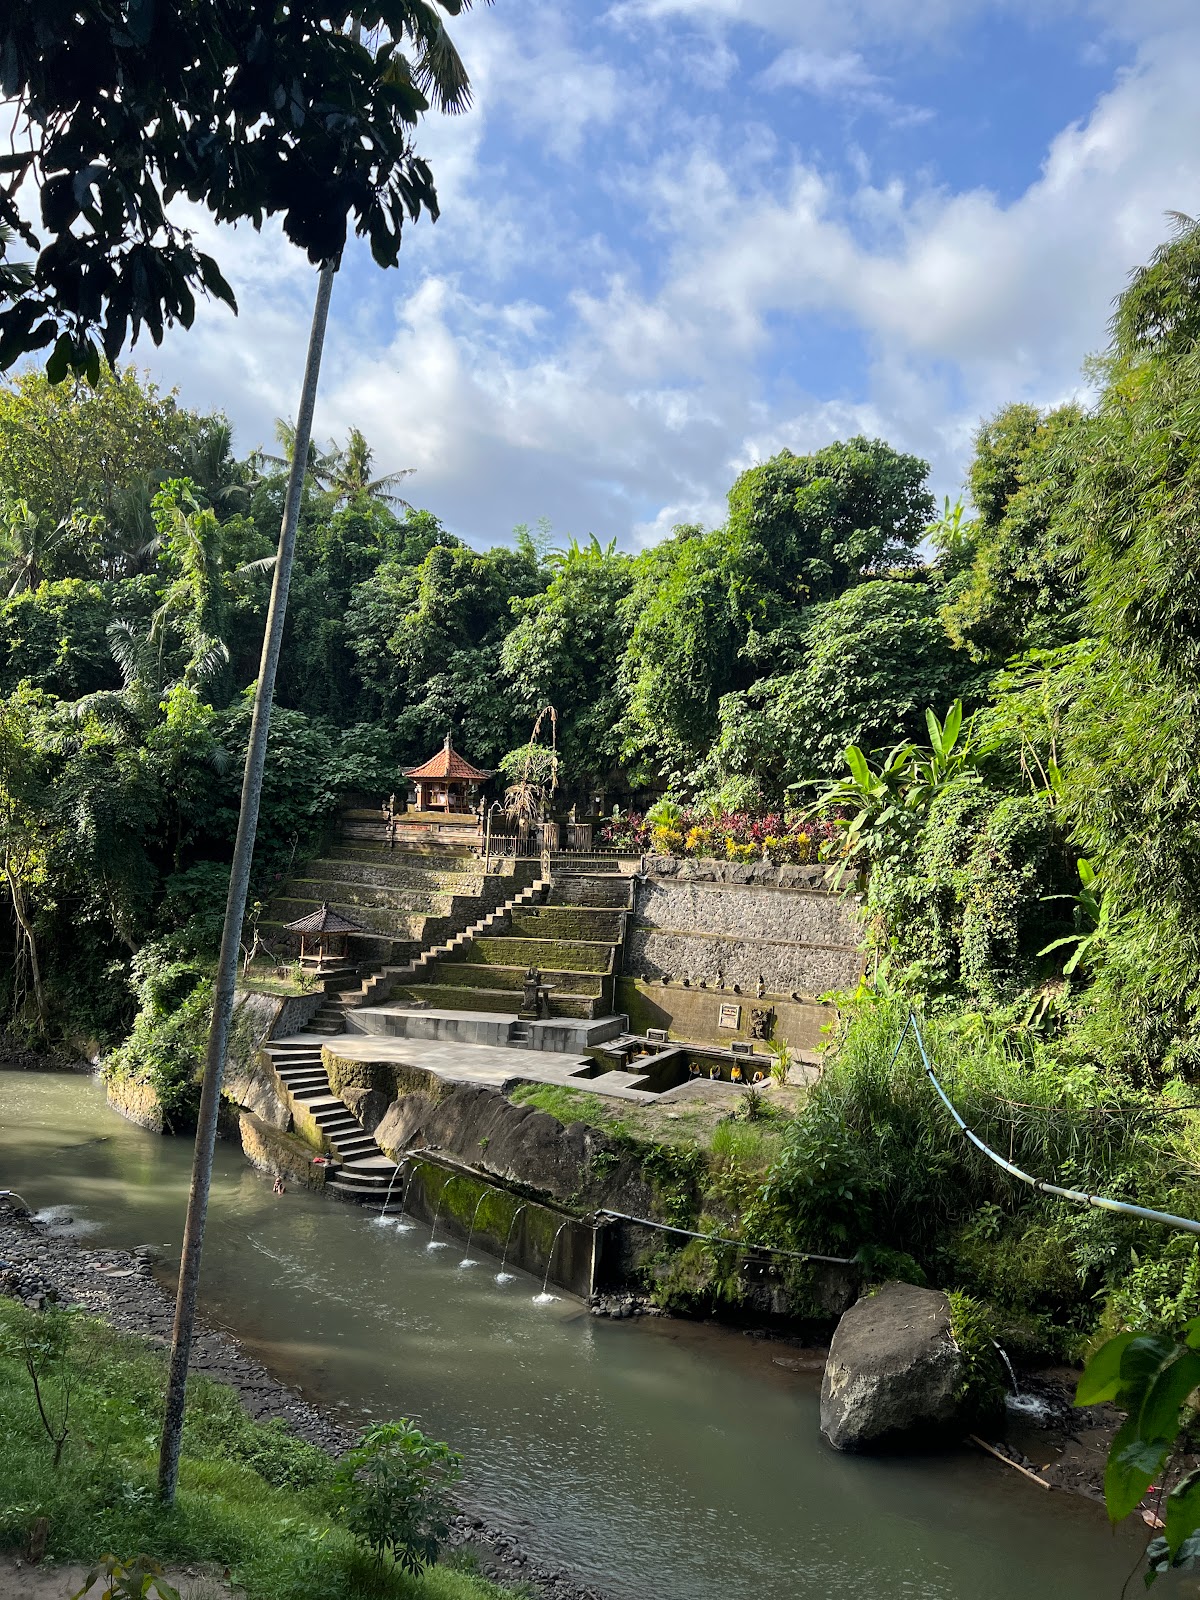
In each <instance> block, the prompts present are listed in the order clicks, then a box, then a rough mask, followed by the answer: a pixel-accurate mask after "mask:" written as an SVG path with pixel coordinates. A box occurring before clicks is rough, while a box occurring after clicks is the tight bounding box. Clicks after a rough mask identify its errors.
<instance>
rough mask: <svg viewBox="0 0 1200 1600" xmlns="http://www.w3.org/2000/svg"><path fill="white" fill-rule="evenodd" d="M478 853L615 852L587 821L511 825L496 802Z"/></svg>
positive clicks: (527, 857) (532, 856) (522, 856)
mask: <svg viewBox="0 0 1200 1600" xmlns="http://www.w3.org/2000/svg"><path fill="white" fill-rule="evenodd" d="M479 853H480V855H482V856H483V858H484V861H485V863H486V862H490V861H491V860H492V859H502V858H504V857H508V858H510V859H513V858H515V859H516V860H518V861H532V860H536V859H538V858H542V859H545V858H547V857H550V856H558V855H579V856H613V857H615V856H616V855H617V851H616V850H615V849H614V848H613V847H612V845H609V844H597V842H596V829H595V827H594V826H593V824H592V823H590V822H553V821H551V822H531V823H525V824H521V825H520V826H517V827H514V826H513V824H512V822H511V820H510V819H509V818H508V817H507V816H506V815H505V813H504V808H503V807H502V806H501V805H500V804H499V803H497V804H496V805H493V806H492V808H491V809H490V811H489V812H488V814H487V818H486V821H485V824H484V837H483V843H482V844H481V846H480V850H479ZM485 870H486V869H485Z"/></svg>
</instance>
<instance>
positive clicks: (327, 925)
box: [284, 900, 363, 933]
mask: <svg viewBox="0 0 1200 1600" xmlns="http://www.w3.org/2000/svg"><path fill="white" fill-rule="evenodd" d="M284 927H285V928H287V929H288V930H289V931H290V932H292V933H361V932H362V931H363V930H362V927H361V926H360V924H359V923H357V922H351V921H350V919H349V918H348V917H343V916H342V914H341V913H340V912H339V911H331V910H330V909H329V902H328V900H323V901H322V902H321V909H320V910H319V911H310V912H309V913H308V915H307V916H306V917H297V919H296V921H295V922H285V923H284Z"/></svg>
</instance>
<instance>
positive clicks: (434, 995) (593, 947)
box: [371, 871, 631, 1044]
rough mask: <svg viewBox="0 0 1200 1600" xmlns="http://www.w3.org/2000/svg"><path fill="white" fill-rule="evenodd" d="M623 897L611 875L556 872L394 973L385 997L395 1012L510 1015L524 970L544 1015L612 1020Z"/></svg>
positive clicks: (623, 885) (627, 888) (625, 883)
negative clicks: (543, 990) (534, 976)
mask: <svg viewBox="0 0 1200 1600" xmlns="http://www.w3.org/2000/svg"><path fill="white" fill-rule="evenodd" d="M630 896H631V884H630V882H629V880H628V879H626V878H623V877H620V876H618V875H616V874H615V873H611V872H599V873H595V872H590V871H589V872H579V871H571V872H567V873H563V872H558V871H556V872H555V874H554V876H553V878H552V879H551V880H549V881H541V880H539V881H538V883H537V884H535V885H531V887H530V889H529V890H527V891H524V892H522V893H521V894H519V895H516V896H514V897H513V899H512V901H511V902H509V903H508V904H506V905H505V906H503V907H501V908H498V909H497V910H496V911H495V912H493V913H491V914H490V915H489V916H488V917H486V918H483V919H481V921H480V922H479V923H478V924H476V925H474V926H473V927H472V928H470V929H467V930H465V931H464V932H463V933H461V934H458V935H456V936H455V937H454V938H452V939H450V940H448V941H446V943H445V944H443V945H441V946H439V947H437V948H436V949H432V950H429V951H427V952H425V953H424V954H423V955H421V956H420V957H418V958H417V959H416V960H415V961H413V962H412V963H410V965H409V967H408V969H407V970H406V971H403V972H394V973H392V974H391V977H392V982H391V987H390V995H389V998H390V1000H391V1002H392V1004H394V1005H397V1006H406V1005H407V1006H412V1005H420V1006H426V1007H429V1008H433V1009H437V1010H443V1011H468V1012H500V1013H508V1014H509V1015H511V1014H512V1013H514V1012H517V1011H519V1010H520V1009H521V1002H522V984H523V979H524V976H525V973H526V971H527V970H528V969H529V968H530V967H537V968H538V969H539V971H540V972H541V975H542V981H543V982H544V983H546V984H547V985H549V987H550V995H549V1001H548V1010H549V1014H550V1016H551V1017H562V1018H576V1019H580V1020H584V1021H589V1020H594V1019H596V1018H599V1017H607V1016H610V1015H611V1014H612V1010H613V998H614V988H615V980H616V975H617V973H618V972H619V971H620V954H621V948H622V945H623V944H624V939H625V922H626V918H627V915H628V910H629V905H630ZM371 1003H374V1004H378V1003H379V1002H378V1001H373V1002H371ZM520 1031H521V1024H520V1023H519V1022H518V1023H517V1024H516V1029H515V1031H514V1033H512V1034H510V1036H509V1042H510V1043H513V1044H519V1043H521V1042H522V1040H521V1039H520V1038H518V1037H516V1033H518V1032H520ZM524 1031H525V1033H526V1039H527V1036H528V1030H524Z"/></svg>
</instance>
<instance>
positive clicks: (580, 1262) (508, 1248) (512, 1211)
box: [400, 1157, 592, 1295]
mask: <svg viewBox="0 0 1200 1600" xmlns="http://www.w3.org/2000/svg"><path fill="white" fill-rule="evenodd" d="M400 1183H402V1184H403V1188H402V1189H401V1193H402V1194H403V1195H404V1209H405V1211H406V1212H407V1213H408V1214H409V1215H410V1216H414V1217H417V1218H418V1219H419V1220H421V1221H422V1222H426V1223H429V1224H430V1226H431V1227H434V1219H435V1218H436V1228H435V1232H436V1237H437V1238H438V1239H441V1240H444V1241H446V1240H450V1239H453V1240H454V1241H455V1242H456V1243H462V1244H463V1245H464V1246H465V1243H466V1240H467V1239H468V1237H469V1238H470V1239H471V1241H472V1244H471V1248H472V1251H474V1250H475V1249H476V1248H478V1249H480V1250H483V1251H486V1252H487V1253H488V1255H491V1256H494V1257H495V1258H496V1259H497V1260H504V1261H505V1262H506V1264H507V1267H508V1269H509V1270H512V1269H513V1268H519V1269H520V1270H521V1271H523V1272H528V1273H531V1274H532V1275H533V1276H534V1277H535V1278H544V1277H545V1276H546V1274H547V1271H548V1272H549V1281H550V1282H551V1283H553V1284H557V1285H558V1286H559V1287H561V1288H564V1289H568V1290H569V1291H570V1292H571V1293H573V1294H578V1295H586V1294H587V1293H589V1291H590V1289H591V1275H592V1229H591V1226H590V1225H589V1224H588V1223H587V1222H584V1221H582V1220H580V1219H579V1218H576V1217H572V1216H570V1215H569V1214H568V1213H567V1212H566V1211H563V1210H559V1209H557V1208H555V1207H553V1206H547V1205H544V1204H541V1203H539V1202H538V1201H536V1200H531V1199H529V1198H528V1197H526V1196H524V1195H521V1194H516V1193H514V1192H513V1191H512V1190H509V1189H504V1188H500V1187H497V1186H496V1185H495V1184H491V1183H488V1182H486V1181H485V1180H483V1179H481V1178H478V1177H476V1176H474V1175H473V1174H471V1173H465V1172H460V1171H456V1170H453V1169H450V1168H447V1167H444V1166H440V1165H439V1164H438V1163H437V1162H436V1160H425V1159H422V1158H420V1157H413V1158H412V1159H411V1160H410V1161H409V1163H408V1165H407V1167H406V1169H405V1172H404V1176H403V1177H402V1179H401V1180H400Z"/></svg>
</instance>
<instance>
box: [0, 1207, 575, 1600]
mask: <svg viewBox="0 0 1200 1600" xmlns="http://www.w3.org/2000/svg"><path fill="white" fill-rule="evenodd" d="M153 1254H154V1253H153V1251H151V1250H150V1249H149V1247H142V1248H139V1249H136V1250H134V1251H132V1252H127V1251H124V1250H108V1249H102V1250H98V1249H95V1248H94V1247H92V1246H90V1245H88V1244H87V1243H86V1241H82V1240H79V1239H76V1238H73V1237H69V1236H63V1235H61V1234H59V1233H56V1232H53V1231H51V1230H49V1229H48V1228H47V1227H46V1226H45V1225H43V1224H41V1223H39V1222H38V1221H37V1220H36V1219H35V1218H33V1217H31V1216H30V1215H29V1213H28V1212H26V1211H25V1210H24V1209H23V1208H21V1207H18V1206H15V1205H13V1204H12V1203H11V1202H10V1201H7V1200H2V1199H0V1294H3V1295H7V1296H9V1297H11V1298H13V1299H17V1300H21V1301H23V1302H24V1303H25V1304H26V1305H31V1306H36V1307H41V1306H44V1305H45V1303H46V1301H47V1300H48V1299H55V1300H58V1301H59V1302H61V1303H62V1304H64V1305H77V1306H81V1307H82V1308H83V1309H84V1310H85V1311H87V1312H90V1313H91V1314H92V1315H93V1316H96V1317H99V1318H101V1319H102V1320H103V1321H104V1322H106V1323H108V1325H109V1326H110V1327H112V1328H116V1329H118V1330H119V1331H121V1332H124V1333H134V1334H140V1335H142V1336H143V1337H146V1338H148V1339H150V1340H151V1341H153V1342H155V1343H158V1344H167V1343H169V1341H170V1337H171V1324H172V1319H173V1316H174V1309H175V1308H174V1304H173V1303H172V1301H171V1300H170V1299H169V1298H168V1296H167V1295H166V1294H165V1293H164V1292H163V1290H162V1289H161V1288H160V1287H159V1285H158V1283H157V1282H156V1281H155V1279H154V1276H153V1264H152V1263H153ZM191 1371H193V1372H199V1373H203V1374H204V1376H205V1377H207V1378H211V1379H212V1380H213V1381H214V1382H217V1383H226V1384H228V1385H229V1387H230V1388H231V1389H233V1390H234V1391H235V1392H236V1393H237V1396H238V1398H239V1400H240V1401H241V1404H242V1406H243V1408H244V1409H245V1410H246V1412H247V1413H248V1414H249V1415H250V1416H251V1417H253V1418H254V1419H255V1420H256V1421H260V1422H267V1421H270V1420H271V1419H272V1418H275V1417H278V1418H282V1419H283V1421H285V1422H286V1423H287V1425H288V1426H289V1428H291V1430H292V1431H293V1432H294V1433H295V1434H296V1435H297V1436H298V1437H299V1438H301V1439H304V1440H305V1441H307V1442H308V1443H309V1444H313V1445H316V1446H317V1447H318V1448H319V1449H321V1450H326V1451H328V1452H329V1453H330V1454H331V1455H339V1454H340V1453H341V1452H342V1451H343V1450H345V1449H346V1448H347V1447H348V1446H349V1445H350V1444H352V1443H353V1438H354V1436H353V1433H352V1431H351V1429H349V1428H348V1427H346V1426H345V1424H343V1423H340V1422H337V1421H335V1420H333V1419H331V1418H330V1417H327V1416H326V1415H324V1413H323V1412H321V1411H320V1410H318V1409H317V1407H315V1406H313V1405H311V1404H310V1403H309V1402H308V1401H307V1400H304V1399H303V1398H301V1396H300V1395H298V1394H296V1392H295V1391H294V1390H292V1389H289V1388H288V1387H287V1386H286V1385H285V1384H282V1383H279V1382H277V1380H276V1379H274V1378H273V1377H272V1376H271V1374H270V1373H269V1372H268V1371H267V1369H266V1368H265V1367H264V1366H262V1365H261V1363H259V1362H257V1361H255V1360H254V1359H253V1358H252V1357H251V1356H248V1355H247V1354H246V1353H245V1351H244V1350H242V1349H241V1347H240V1346H239V1345H238V1343H237V1341H236V1340H235V1339H234V1338H233V1337H232V1336H231V1335H229V1334H227V1333H219V1332H216V1331H215V1330H213V1329H211V1328H204V1327H200V1328H198V1330H197V1334H196V1339H195V1342H194V1344H193V1347H192V1358H191ZM450 1544H451V1546H455V1547H458V1548H459V1549H463V1550H466V1551H470V1552H471V1553H472V1554H474V1556H475V1557H476V1559H477V1561H478V1563H479V1570H480V1572H481V1573H482V1574H483V1575H484V1576H485V1577H488V1578H491V1579H492V1580H493V1581H495V1582H497V1583H504V1584H512V1585H522V1586H524V1587H525V1589H526V1592H529V1591H532V1592H533V1593H534V1594H535V1595H537V1596H540V1597H542V1600H604V1597H603V1595H602V1594H601V1593H600V1591H598V1590H596V1589H594V1588H591V1587H589V1586H587V1585H586V1584H582V1583H580V1582H579V1581H578V1579H576V1578H575V1577H574V1576H573V1575H572V1574H571V1573H569V1572H566V1571H558V1570H554V1569H552V1568H548V1567H545V1566H542V1565H540V1564H539V1562H538V1561H537V1560H536V1559H534V1557H532V1556H531V1555H529V1553H528V1552H527V1551H526V1550H524V1549H523V1548H522V1546H521V1544H520V1542H519V1541H518V1540H517V1539H515V1538H513V1537H512V1536H511V1535H509V1534H507V1533H505V1532H504V1531H503V1530H501V1529H498V1528H494V1527H492V1526H490V1525H489V1523H488V1522H487V1521H486V1519H485V1518H483V1517H481V1516H478V1515H475V1514H473V1513H472V1512H471V1511H470V1509H468V1508H466V1507H464V1508H463V1510H462V1512H461V1513H460V1515H459V1516H458V1518H457V1519H456V1522H455V1525H454V1527H453V1529H452V1530H451V1535H450Z"/></svg>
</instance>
